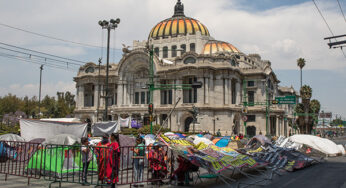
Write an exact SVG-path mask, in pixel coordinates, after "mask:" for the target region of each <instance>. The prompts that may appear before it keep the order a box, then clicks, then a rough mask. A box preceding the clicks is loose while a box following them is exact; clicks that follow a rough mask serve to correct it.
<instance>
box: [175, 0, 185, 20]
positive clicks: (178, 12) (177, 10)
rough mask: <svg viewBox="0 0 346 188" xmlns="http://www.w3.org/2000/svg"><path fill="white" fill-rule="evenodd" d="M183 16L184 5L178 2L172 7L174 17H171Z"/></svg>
mask: <svg viewBox="0 0 346 188" xmlns="http://www.w3.org/2000/svg"><path fill="white" fill-rule="evenodd" d="M178 16H185V15H184V5H183V4H182V3H181V2H180V0H178V2H177V4H175V7H174V15H173V17H178Z"/></svg>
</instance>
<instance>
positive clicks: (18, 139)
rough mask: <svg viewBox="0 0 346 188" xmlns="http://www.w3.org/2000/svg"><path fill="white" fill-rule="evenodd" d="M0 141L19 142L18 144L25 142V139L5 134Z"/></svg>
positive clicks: (0, 137)
mask: <svg viewBox="0 0 346 188" xmlns="http://www.w3.org/2000/svg"><path fill="white" fill-rule="evenodd" d="M0 140H2V141H17V142H25V139H24V138H23V137H20V136H18V135H16V134H4V135H1V136H0Z"/></svg>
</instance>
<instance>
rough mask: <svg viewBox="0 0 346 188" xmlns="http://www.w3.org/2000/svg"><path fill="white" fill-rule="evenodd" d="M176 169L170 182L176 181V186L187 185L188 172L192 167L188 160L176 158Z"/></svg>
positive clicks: (180, 157)
mask: <svg viewBox="0 0 346 188" xmlns="http://www.w3.org/2000/svg"><path fill="white" fill-rule="evenodd" d="M178 163H179V166H178V168H177V169H176V170H175V171H174V172H173V174H172V176H171V180H178V186H183V185H184V182H185V183H186V184H187V185H188V184H189V172H190V171H191V168H192V167H193V166H194V165H193V164H192V163H191V162H190V161H189V160H187V159H185V158H184V157H182V156H180V155H179V157H178Z"/></svg>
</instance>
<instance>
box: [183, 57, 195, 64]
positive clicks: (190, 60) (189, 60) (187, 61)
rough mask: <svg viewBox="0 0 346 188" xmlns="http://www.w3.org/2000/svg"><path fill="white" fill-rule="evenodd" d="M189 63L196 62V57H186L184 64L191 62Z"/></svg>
mask: <svg viewBox="0 0 346 188" xmlns="http://www.w3.org/2000/svg"><path fill="white" fill-rule="evenodd" d="M189 63H191V64H194V63H196V59H195V58H194V57H188V58H186V59H185V60H184V64H189Z"/></svg>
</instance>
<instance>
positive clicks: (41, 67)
mask: <svg viewBox="0 0 346 188" xmlns="http://www.w3.org/2000/svg"><path fill="white" fill-rule="evenodd" d="M42 70H43V65H41V66H40V90H39V94H38V117H40V116H41V83H42Z"/></svg>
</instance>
